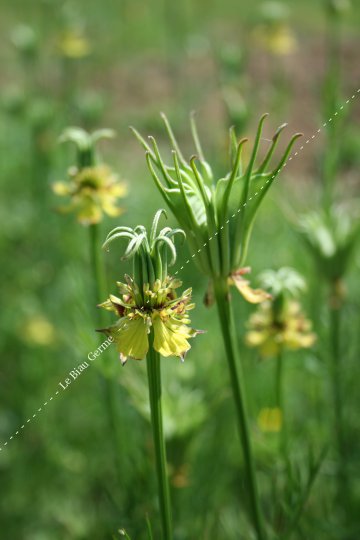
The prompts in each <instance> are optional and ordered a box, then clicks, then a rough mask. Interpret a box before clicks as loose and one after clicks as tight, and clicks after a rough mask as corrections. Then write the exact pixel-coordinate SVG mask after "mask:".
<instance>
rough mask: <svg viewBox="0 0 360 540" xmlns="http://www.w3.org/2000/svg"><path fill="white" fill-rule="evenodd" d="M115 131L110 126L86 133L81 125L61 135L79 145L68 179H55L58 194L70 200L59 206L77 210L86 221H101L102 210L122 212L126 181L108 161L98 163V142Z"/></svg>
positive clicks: (54, 187) (115, 213) (55, 188)
mask: <svg viewBox="0 0 360 540" xmlns="http://www.w3.org/2000/svg"><path fill="white" fill-rule="evenodd" d="M113 136H114V133H113V132H112V131H111V130H108V129H102V130H98V131H94V133H91V134H90V133H87V132H86V131H84V130H82V129H80V128H68V129H67V130H65V132H64V133H63V135H62V136H61V138H60V141H61V142H67V141H71V142H73V143H75V145H76V147H77V166H76V167H71V168H70V169H69V172H68V174H69V180H68V181H67V182H56V183H55V184H54V185H53V191H54V192H55V193H56V194H57V195H59V196H67V197H69V198H70V202H69V204H68V205H67V206H62V207H60V208H59V210H60V211H62V212H72V211H73V212H75V213H76V215H77V219H78V221H79V222H80V223H81V224H83V225H93V224H96V223H99V222H100V221H101V220H102V218H103V214H107V215H108V216H110V217H117V216H119V215H120V214H122V213H123V209H122V208H120V207H119V206H118V205H117V203H118V199H119V198H122V197H124V196H125V195H126V191H127V189H126V185H125V184H124V183H123V182H120V181H119V179H118V177H117V175H116V174H115V173H114V172H113V171H112V170H111V168H110V167H108V166H107V165H105V164H97V163H96V155H95V143H96V142H97V141H98V140H99V139H102V138H111V137H113Z"/></svg>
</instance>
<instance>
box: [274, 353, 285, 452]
mask: <svg viewBox="0 0 360 540" xmlns="http://www.w3.org/2000/svg"><path fill="white" fill-rule="evenodd" d="M275 384H276V407H277V408H278V409H279V411H280V413H281V428H280V429H281V431H280V450H281V452H282V454H283V456H284V458H285V459H286V457H287V432H286V418H285V403H284V358H283V351H282V350H280V351H279V353H278V356H277V358H276V383H275Z"/></svg>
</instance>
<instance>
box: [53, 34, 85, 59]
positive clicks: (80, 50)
mask: <svg viewBox="0 0 360 540" xmlns="http://www.w3.org/2000/svg"><path fill="white" fill-rule="evenodd" d="M59 50H60V52H61V54H62V55H63V56H65V57H66V58H72V59H80V58H85V57H86V56H88V55H89V54H90V52H91V47H90V43H89V41H88V40H87V39H86V38H85V37H84V36H83V35H82V34H81V33H80V32H78V31H75V30H68V31H67V32H65V34H64V35H63V36H62V38H61V39H60V41H59Z"/></svg>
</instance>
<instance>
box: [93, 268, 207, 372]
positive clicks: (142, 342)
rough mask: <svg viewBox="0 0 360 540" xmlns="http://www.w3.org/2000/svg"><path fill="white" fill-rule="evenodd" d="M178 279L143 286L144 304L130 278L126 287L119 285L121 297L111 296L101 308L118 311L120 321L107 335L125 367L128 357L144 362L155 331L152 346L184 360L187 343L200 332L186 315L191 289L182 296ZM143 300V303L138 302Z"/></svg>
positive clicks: (105, 331)
mask: <svg viewBox="0 0 360 540" xmlns="http://www.w3.org/2000/svg"><path fill="white" fill-rule="evenodd" d="M180 285H181V282H180V281H179V280H172V279H171V278H170V277H167V278H166V279H165V281H164V282H163V283H160V281H159V280H156V281H155V283H154V286H153V288H152V289H150V287H149V286H148V285H146V286H144V291H143V292H144V295H145V297H147V298H148V301H147V302H146V303H145V304H144V303H143V302H142V301H141V298H142V296H141V295H139V287H138V286H137V284H136V283H135V282H134V281H133V280H132V279H131V278H130V277H128V276H127V284H125V283H118V288H119V292H120V293H121V298H118V297H116V296H113V295H111V296H110V297H109V299H108V300H106V302H104V303H103V304H100V307H102V308H104V309H107V310H109V311H113V312H115V313H116V314H117V315H118V316H119V317H120V318H119V320H118V321H117V322H116V323H115V324H113V325H112V326H110V327H108V328H103V329H101V330H99V332H104V333H105V334H106V335H108V336H111V337H112V338H113V340H114V342H115V344H116V347H117V350H118V352H119V356H120V360H121V363H122V364H125V362H126V361H127V359H128V358H133V359H135V360H142V359H143V358H144V357H145V356H146V353H147V352H148V350H149V346H150V343H149V335H150V333H151V330H152V331H153V342H152V346H153V347H154V349H155V350H156V351H157V352H159V353H160V354H161V355H162V356H166V357H167V356H178V357H180V358H181V359H182V360H183V359H184V358H185V355H186V353H187V351H188V350H189V349H190V348H191V346H190V343H189V342H188V340H189V339H190V338H192V337H195V336H196V335H197V334H199V333H201V332H200V331H199V330H194V329H193V328H190V327H189V324H190V319H189V317H188V314H187V312H188V311H189V310H191V309H193V307H194V304H191V303H190V301H191V289H187V290H186V291H184V292H183V294H182V295H181V296H179V297H177V295H176V291H175V289H176V288H178V287H179V286H180ZM139 298H140V301H139Z"/></svg>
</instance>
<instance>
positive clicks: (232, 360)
mask: <svg viewBox="0 0 360 540" xmlns="http://www.w3.org/2000/svg"><path fill="white" fill-rule="evenodd" d="M214 290H215V298H216V303H217V309H218V315H219V320H220V326H221V331H222V335H223V340H224V345H225V350H226V357H227V362H228V367H229V373H230V382H231V386H232V392H233V398H234V403H235V408H236V413H237V423H238V429H239V434H240V439H241V443H242V448H243V453H244V462H245V472H246V476H247V489H248V491H249V497H250V508H251V513H252V518H253V523H254V528H255V530H256V534H257V539H258V540H264V539H265V531H264V527H263V520H262V515H261V510H260V502H259V495H258V489H257V483H256V475H255V464H254V457H253V452H252V447H251V440H250V433H249V423H248V413H247V408H246V395H245V387H244V378H243V374H242V369H241V364H240V362H239V361H238V360H237V355H238V353H237V347H236V335H235V331H234V322H233V317H232V310H231V306H230V298H229V287H228V285H227V281H226V280H225V279H223V278H221V279H219V280H215V281H214Z"/></svg>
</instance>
